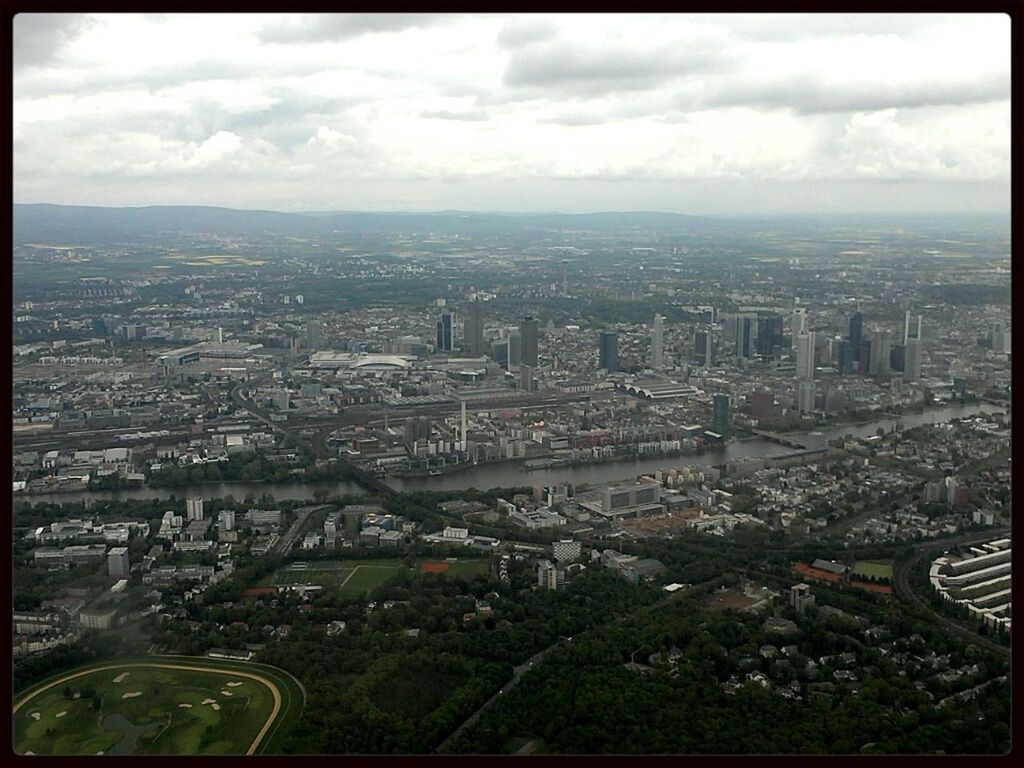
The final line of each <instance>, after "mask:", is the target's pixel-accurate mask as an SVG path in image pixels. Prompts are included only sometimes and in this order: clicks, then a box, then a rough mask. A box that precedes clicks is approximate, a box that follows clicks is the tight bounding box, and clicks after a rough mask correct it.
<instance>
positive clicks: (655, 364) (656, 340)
mask: <svg viewBox="0 0 1024 768" xmlns="http://www.w3.org/2000/svg"><path fill="white" fill-rule="evenodd" d="M664 343H665V328H664V325H663V319H662V317H661V315H655V316H654V325H653V326H652V327H651V367H652V368H655V369H658V368H661V367H662V366H663V365H664V362H665V361H664Z"/></svg>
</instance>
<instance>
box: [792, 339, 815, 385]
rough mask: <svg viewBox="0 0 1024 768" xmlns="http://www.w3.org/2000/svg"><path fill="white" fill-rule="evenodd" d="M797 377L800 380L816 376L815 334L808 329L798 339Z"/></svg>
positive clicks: (808, 379) (809, 379) (807, 379)
mask: <svg viewBox="0 0 1024 768" xmlns="http://www.w3.org/2000/svg"><path fill="white" fill-rule="evenodd" d="M796 377H797V378H798V379H799V380H800V381H811V380H812V379H813V378H814V334H813V333H808V332H807V331H803V332H802V333H800V335H799V336H797V339H796Z"/></svg>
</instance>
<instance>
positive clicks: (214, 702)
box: [203, 699, 217, 704]
mask: <svg viewBox="0 0 1024 768" xmlns="http://www.w3.org/2000/svg"><path fill="white" fill-rule="evenodd" d="M216 703H217V700H216V699H203V704H216Z"/></svg>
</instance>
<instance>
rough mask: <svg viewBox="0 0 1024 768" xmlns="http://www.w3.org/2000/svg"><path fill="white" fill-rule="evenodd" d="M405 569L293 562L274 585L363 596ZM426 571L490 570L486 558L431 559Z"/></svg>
mask: <svg viewBox="0 0 1024 768" xmlns="http://www.w3.org/2000/svg"><path fill="white" fill-rule="evenodd" d="M401 568H402V561H401V560H397V559H394V560H392V559H380V560H327V561H319V562H308V563H292V564H291V565H288V566H285V567H284V568H281V569H280V570H278V571H277V572H276V573H275V574H274V575H273V580H272V583H273V584H274V586H284V585H287V584H319V585H321V586H323V587H324V589H337V590H338V591H339V592H340V593H341V594H343V595H345V596H347V597H359V596H361V595H364V594H366V593H367V592H369V591H370V590H372V589H375V588H376V587H379V586H381V585H382V584H385V583H386V582H387V581H388V580H389V579H391V578H392V577H393V576H395V574H397V573H398V571H399V570H400V569H401ZM418 568H419V570H421V571H424V572H441V573H444V574H445V575H447V576H449V577H452V578H455V577H462V578H472V577H473V576H476V575H478V574H482V573H487V571H488V569H489V568H490V566H489V564H488V561H486V560H458V561H454V562H448V561H429V562H422V563H419V564H418Z"/></svg>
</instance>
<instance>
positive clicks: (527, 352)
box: [519, 315, 538, 368]
mask: <svg viewBox="0 0 1024 768" xmlns="http://www.w3.org/2000/svg"><path fill="white" fill-rule="evenodd" d="M537 332H538V322H537V319H536V318H533V317H530V316H529V315H527V316H526V317H524V318H523V320H522V322H521V323H520V324H519V335H520V337H521V338H522V345H523V346H522V356H521V358H520V361H519V362H521V363H522V364H523V365H529V366H531V367H533V368H536V367H537Z"/></svg>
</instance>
